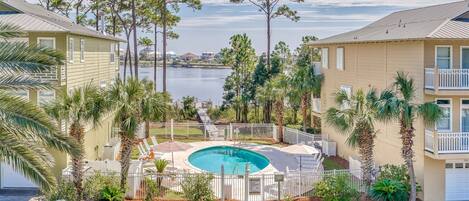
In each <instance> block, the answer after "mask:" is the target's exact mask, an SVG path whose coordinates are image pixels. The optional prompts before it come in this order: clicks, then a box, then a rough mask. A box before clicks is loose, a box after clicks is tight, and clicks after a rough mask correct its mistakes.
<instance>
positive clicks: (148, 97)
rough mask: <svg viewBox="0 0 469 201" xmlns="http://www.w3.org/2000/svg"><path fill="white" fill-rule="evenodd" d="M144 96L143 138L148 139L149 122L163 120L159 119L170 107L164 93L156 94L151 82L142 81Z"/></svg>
mask: <svg viewBox="0 0 469 201" xmlns="http://www.w3.org/2000/svg"><path fill="white" fill-rule="evenodd" d="M142 82H143V85H144V87H145V96H144V97H143V100H142V118H143V120H144V121H145V138H148V137H150V121H156V120H163V119H161V117H162V116H163V115H164V114H165V112H166V111H167V110H168V106H169V105H170V101H169V97H168V96H166V95H165V94H164V93H157V92H156V90H155V89H154V88H153V87H154V86H155V85H154V84H153V82H151V81H148V80H143V81H142Z"/></svg>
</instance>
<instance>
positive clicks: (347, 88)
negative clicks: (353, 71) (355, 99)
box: [340, 85, 352, 110]
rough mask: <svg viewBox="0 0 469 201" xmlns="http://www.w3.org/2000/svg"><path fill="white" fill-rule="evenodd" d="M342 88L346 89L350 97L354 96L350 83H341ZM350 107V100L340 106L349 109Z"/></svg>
mask: <svg viewBox="0 0 469 201" xmlns="http://www.w3.org/2000/svg"><path fill="white" fill-rule="evenodd" d="M340 90H342V91H345V93H346V94H347V96H348V97H349V98H350V97H352V86H349V85H341V86H340ZM349 108H350V103H348V102H343V103H342V105H341V106H340V109H342V110H343V109H349Z"/></svg>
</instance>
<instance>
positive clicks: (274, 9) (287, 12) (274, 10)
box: [230, 0, 304, 68]
mask: <svg viewBox="0 0 469 201" xmlns="http://www.w3.org/2000/svg"><path fill="white" fill-rule="evenodd" d="M230 1H231V2H233V3H242V2H245V0H230ZM247 1H248V2H249V3H251V4H252V5H254V6H256V7H257V8H258V10H259V12H262V14H264V15H265V20H266V24H267V68H270V66H271V61H270V43H271V39H270V38H271V28H270V26H271V21H272V19H275V18H277V17H281V16H284V17H286V18H288V19H290V20H292V21H294V22H297V21H298V20H300V17H299V16H298V15H297V11H294V10H292V9H290V7H288V5H286V4H283V5H278V3H279V2H280V0H247ZM291 1H292V2H297V3H300V2H303V1H304V0H291Z"/></svg>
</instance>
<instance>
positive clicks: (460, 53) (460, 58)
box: [459, 46, 469, 69]
mask: <svg viewBox="0 0 469 201" xmlns="http://www.w3.org/2000/svg"><path fill="white" fill-rule="evenodd" d="M462 49H469V46H461V47H459V69H462Z"/></svg>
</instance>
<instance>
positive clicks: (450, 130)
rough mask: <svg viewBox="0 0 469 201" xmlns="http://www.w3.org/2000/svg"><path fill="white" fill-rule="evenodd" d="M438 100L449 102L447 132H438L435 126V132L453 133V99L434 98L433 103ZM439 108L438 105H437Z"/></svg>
mask: <svg viewBox="0 0 469 201" xmlns="http://www.w3.org/2000/svg"><path fill="white" fill-rule="evenodd" d="M439 100H449V130H438V128H437V125H435V130H436V131H442V132H452V131H453V99H452V98H435V103H436V102H437V101H439ZM437 105H438V106H439V104H437Z"/></svg>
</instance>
